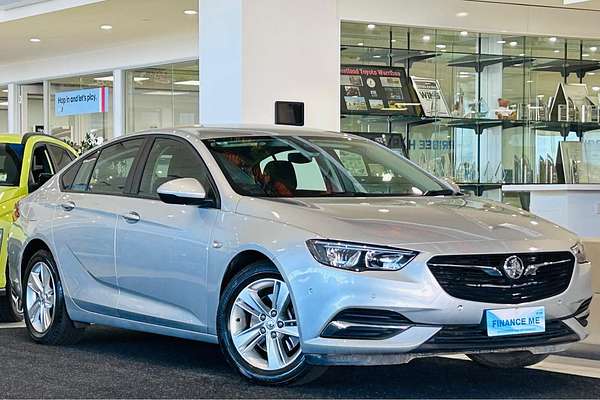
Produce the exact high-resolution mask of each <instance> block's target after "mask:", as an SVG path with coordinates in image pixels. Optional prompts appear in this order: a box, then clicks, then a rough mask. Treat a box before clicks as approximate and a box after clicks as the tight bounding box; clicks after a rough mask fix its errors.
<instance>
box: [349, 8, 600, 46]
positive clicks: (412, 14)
mask: <svg viewBox="0 0 600 400" xmlns="http://www.w3.org/2000/svg"><path fill="white" fill-rule="evenodd" d="M337 3H338V15H339V17H340V18H341V19H343V20H348V21H364V22H379V23H387V24H395V25H408V26H429V27H438V28H447V29H461V30H462V29H466V30H472V31H477V32H497V33H504V32H507V33H521V34H531V35H552V36H565V37H575V38H600V29H598V20H599V18H598V17H599V13H598V12H596V11H580V10H565V9H552V8H540V7H525V6H520V5H514V4H496V3H477V2H466V1H463V0H371V1H364V0H337ZM462 11H464V12H468V13H469V15H468V16H466V17H458V16H457V15H456V14H457V13H459V12H462Z"/></svg>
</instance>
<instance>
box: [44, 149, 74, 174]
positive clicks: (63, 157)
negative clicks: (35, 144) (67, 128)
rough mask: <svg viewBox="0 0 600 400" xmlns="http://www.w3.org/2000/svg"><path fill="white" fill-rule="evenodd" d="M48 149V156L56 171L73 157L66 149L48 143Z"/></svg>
mask: <svg viewBox="0 0 600 400" xmlns="http://www.w3.org/2000/svg"><path fill="white" fill-rule="evenodd" d="M48 151H49V152H50V158H51V159H52V163H53V164H54V168H55V169H56V171H60V170H61V169H63V168H64V167H66V166H67V165H68V164H69V163H70V162H71V161H73V160H74V159H75V158H74V156H73V155H71V153H69V152H68V151H67V150H65V149H63V148H61V147H58V146H55V145H53V144H49V145H48Z"/></svg>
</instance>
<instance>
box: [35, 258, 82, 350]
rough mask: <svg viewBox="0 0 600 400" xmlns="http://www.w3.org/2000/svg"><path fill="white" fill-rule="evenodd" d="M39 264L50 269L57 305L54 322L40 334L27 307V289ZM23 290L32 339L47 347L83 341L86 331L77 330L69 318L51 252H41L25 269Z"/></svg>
mask: <svg viewBox="0 0 600 400" xmlns="http://www.w3.org/2000/svg"><path fill="white" fill-rule="evenodd" d="M39 262H42V263H45V264H46V265H47V266H48V267H49V269H50V272H51V275H52V279H53V281H54V286H55V288H54V291H55V303H54V309H53V317H52V322H51V323H50V326H49V327H48V328H47V329H46V330H45V331H44V332H38V331H36V329H35V328H33V326H32V323H31V321H30V318H29V314H28V310H27V306H26V305H27V290H25V289H26V287H27V282H28V279H29V275H30V274H31V270H32V269H33V267H34V266H35V265H36V264H37V263H39ZM23 288H24V289H23V311H24V317H25V318H24V319H25V324H26V325H27V330H28V331H29V336H30V337H31V339H33V340H34V341H35V342H37V343H40V344H46V345H68V344H73V343H76V342H77V341H79V339H81V336H82V335H83V331H84V329H83V328H76V327H75V324H73V321H71V318H69V314H68V313H67V308H66V306H65V297H64V293H63V288H62V284H61V282H60V276H59V274H58V269H57V268H56V263H55V262H54V258H53V257H52V254H50V252H48V251H46V250H39V251H37V252H36V253H35V254H34V255H33V256H32V257H31V258H30V259H29V261H28V262H27V267H26V269H25V274H24V279H23Z"/></svg>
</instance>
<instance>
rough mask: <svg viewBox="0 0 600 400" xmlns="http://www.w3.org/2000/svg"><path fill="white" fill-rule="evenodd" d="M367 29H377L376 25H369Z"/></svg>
mask: <svg viewBox="0 0 600 400" xmlns="http://www.w3.org/2000/svg"><path fill="white" fill-rule="evenodd" d="M367 29H375V24H369V25H367Z"/></svg>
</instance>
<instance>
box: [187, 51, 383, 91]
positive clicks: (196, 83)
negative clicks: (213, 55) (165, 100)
mask: <svg viewBox="0 0 600 400" xmlns="http://www.w3.org/2000/svg"><path fill="white" fill-rule="evenodd" d="M380 57H381V56H380ZM175 85H184V86H200V81H180V82H175Z"/></svg>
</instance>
